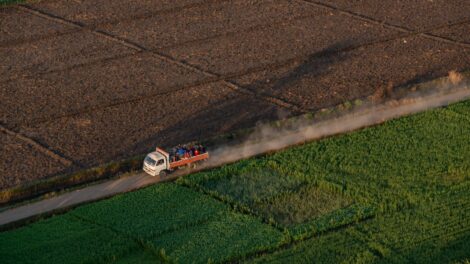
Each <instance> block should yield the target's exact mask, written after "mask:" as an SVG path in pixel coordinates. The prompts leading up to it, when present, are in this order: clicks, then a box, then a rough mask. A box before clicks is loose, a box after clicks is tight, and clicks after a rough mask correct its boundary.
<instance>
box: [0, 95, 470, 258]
mask: <svg viewBox="0 0 470 264" xmlns="http://www.w3.org/2000/svg"><path fill="white" fill-rule="evenodd" d="M0 257H1V260H2V263H28V262H31V263H32V262H35V263H37V262H39V263H41V262H48V263H51V262H57V263H63V262H93V263H109V262H113V263H137V262H138V263H151V262H155V261H156V262H165V261H169V262H178V263H188V262H190V263H191V262H195V263H206V262H216V263H217V262H256V263H259V262H263V263H264V262H278V263H312V262H318V263H370V262H376V263H409V262H411V263H468V261H469V259H470V101H466V102H462V103H458V104H454V105H452V106H448V107H444V108H440V109H435V110H431V111H427V112H425V113H420V114H416V115H413V116H409V117H404V118H400V119H397V120H393V121H389V122H386V123H384V124H382V125H379V126H375V127H371V128H366V129H363V130H360V131H356V132H353V133H349V134H345V135H340V136H335V137H331V138H327V139H323V140H320V141H316V142H311V143H308V144H305V145H302V146H298V147H294V148H290V149H287V150H284V151H280V152H277V153H274V154H270V155H266V156H262V157H257V158H253V159H249V160H243V161H240V162H237V163H234V164H229V165H226V166H223V167H221V168H217V169H213V170H209V171H204V172H200V173H196V174H193V175H189V176H186V177H184V178H180V179H178V180H177V181H176V182H174V183H164V184H158V185H155V186H151V187H148V188H145V189H142V190H139V191H135V192H132V193H128V194H123V195H118V196H115V197H113V198H110V199H107V200H103V201H99V202H95V203H91V204H88V205H83V206H80V207H78V208H76V209H74V210H72V211H69V212H68V213H65V214H62V215H57V216H54V217H51V218H48V219H45V220H42V221H39V222H36V223H33V224H30V225H28V226H25V227H21V228H18V229H14V230H10V231H6V232H3V233H0Z"/></svg>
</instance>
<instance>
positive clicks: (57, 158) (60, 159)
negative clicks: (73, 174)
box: [0, 124, 81, 167]
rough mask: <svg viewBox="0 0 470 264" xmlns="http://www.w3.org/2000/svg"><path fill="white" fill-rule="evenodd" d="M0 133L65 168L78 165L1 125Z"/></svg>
mask: <svg viewBox="0 0 470 264" xmlns="http://www.w3.org/2000/svg"><path fill="white" fill-rule="evenodd" d="M0 131H1V132H3V133H5V134H7V135H10V136H12V137H14V138H17V139H20V140H22V141H24V142H26V143H27V144H29V145H31V146H32V147H34V148H35V149H36V150H38V151H39V152H41V153H43V154H45V155H46V156H48V157H50V158H52V159H53V160H55V161H58V162H60V163H61V164H62V165H65V166H71V165H78V164H76V163H75V162H73V161H72V160H71V159H68V158H66V157H64V156H63V155H61V154H59V153H57V151H55V150H52V149H50V148H49V147H47V146H44V145H42V144H40V143H39V142H37V141H35V140H33V139H31V138H29V137H27V136H24V135H22V134H21V133H18V132H15V131H13V130H10V129H8V128H6V127H4V126H3V125H1V124H0ZM78 166H79V167H81V166H80V165H78Z"/></svg>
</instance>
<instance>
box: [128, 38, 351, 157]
mask: <svg viewBox="0 0 470 264" xmlns="http://www.w3.org/2000/svg"><path fill="white" fill-rule="evenodd" d="M349 46H350V42H340V43H335V44H333V45H330V46H328V47H327V48H325V49H323V50H321V51H320V52H316V53H313V54H311V55H309V56H308V57H307V59H305V60H304V61H303V62H302V63H301V64H300V65H298V66H297V67H295V68H294V69H292V70H291V71H290V72H289V73H287V74H286V75H284V76H282V77H280V78H279V79H277V80H275V81H274V82H270V83H269V84H268V83H266V82H265V81H264V80H263V81H259V82H255V83H253V84H251V85H248V86H246V87H245V88H248V89H252V90H253V89H259V88H261V87H260V86H269V87H266V88H268V89H269V90H271V91H272V90H274V91H278V92H280V93H282V90H283V88H285V87H287V86H289V85H292V84H295V83H296V82H297V81H299V80H301V79H302V78H305V77H307V76H308V77H318V76H321V75H324V74H327V73H328V72H329V68H330V67H331V65H333V64H336V63H338V62H341V61H343V60H345V59H347V57H346V53H345V52H339V51H340V50H342V49H345V48H347V47H349ZM220 85H224V84H223V83H220ZM292 114H293V113H290V112H288V111H287V110H285V109H281V108H279V107H277V106H274V105H271V104H268V103H264V102H261V101H260V100H258V99H253V98H250V97H247V96H243V95H236V96H234V97H233V98H227V99H224V100H219V101H217V102H215V103H214V104H211V107H210V108H207V109H204V110H202V111H198V112H195V113H193V114H192V115H190V116H187V117H185V118H184V119H183V120H181V121H179V122H177V123H175V124H173V125H170V126H167V127H165V128H164V129H163V130H161V131H160V132H158V133H157V134H155V135H154V136H151V137H148V138H145V139H143V140H141V141H139V142H136V143H135V144H134V145H133V146H130V147H128V148H127V149H126V150H124V151H123V153H143V152H147V151H150V150H152V149H153V148H154V147H155V145H159V146H163V147H172V146H175V145H177V144H180V143H185V142H189V141H195V140H203V139H208V138H210V137H213V136H216V135H220V134H223V133H229V132H233V131H235V130H238V129H243V128H249V127H253V126H255V125H256V124H257V123H259V122H260V120H262V121H263V122H269V121H273V120H277V119H280V118H286V117H288V116H291V115H292ZM161 119H162V120H164V118H161ZM146 126H148V124H143V125H142V127H137V128H134V129H133V130H132V131H131V132H130V133H138V132H139V130H144V129H145V127H146Z"/></svg>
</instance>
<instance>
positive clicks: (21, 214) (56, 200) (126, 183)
mask: <svg viewBox="0 0 470 264" xmlns="http://www.w3.org/2000/svg"><path fill="white" fill-rule="evenodd" d="M468 98H470V84H462V85H461V86H459V88H458V89H452V90H449V91H446V92H442V91H440V92H437V93H434V94H429V95H427V96H425V97H418V98H414V99H412V98H408V99H403V100H401V101H399V102H397V101H395V102H393V103H388V104H385V105H378V106H376V107H373V108H367V109H362V110H359V111H357V112H353V113H350V114H346V115H344V116H341V117H338V118H335V119H332V120H331V121H325V122H320V123H318V124H313V125H309V126H300V127H299V131H294V132H286V133H279V135H278V138H270V139H269V140H266V141H265V142H264V141H263V142H253V143H250V142H245V143H243V144H241V145H240V146H233V147H232V149H230V150H227V149H226V148H220V149H215V150H214V154H215V155H214V156H215V157H217V156H220V157H222V158H218V159H211V160H210V161H209V162H207V163H206V166H211V167H216V166H220V165H222V164H225V163H229V162H234V161H236V160H239V159H243V158H248V157H251V156H254V155H259V154H261V153H264V152H268V151H273V150H278V149H282V148H285V147H287V146H289V145H295V144H299V143H301V142H305V141H308V140H314V139H317V138H321V137H325V136H329V135H333V134H340V133H344V132H347V131H352V130H355V129H359V128H362V127H365V126H370V125H373V124H378V123H382V122H384V121H386V120H390V119H394V118H397V117H400V116H403V115H408V114H412V113H416V112H420V111H424V110H426V109H429V108H435V107H439V106H444V105H448V104H450V103H453V102H458V101H461V100H465V99H468ZM233 153H235V154H236V155H233ZM188 173H190V172H189V171H187V170H186V171H185V170H180V171H176V172H175V173H173V174H170V176H169V177H166V178H165V179H163V180H169V179H175V178H177V177H180V176H183V175H185V174H188ZM161 181H162V179H161V178H160V177H150V176H148V175H146V174H145V173H137V174H135V175H131V176H129V177H124V178H120V179H116V180H111V181H108V182H104V183H101V184H97V185H93V186H89V187H85V188H83V189H80V190H76V191H72V192H69V193H65V194H62V195H59V196H57V197H53V198H50V199H46V200H42V201H39V202H34V203H31V204H28V205H24V206H20V207H17V208H13V209H9V210H6V211H4V212H1V213H0V226H1V225H5V224H9V223H13V222H16V221H20V220H23V219H27V218H30V217H33V216H35V215H40V214H44V213H48V212H52V211H54V210H60V209H64V208H69V207H72V206H75V205H79V204H82V203H85V202H89V201H94V200H98V199H103V198H106V197H110V196H113V195H115V194H118V193H123V192H128V191H132V190H135V189H139V188H142V187H145V186H148V185H150V184H154V183H158V182H161Z"/></svg>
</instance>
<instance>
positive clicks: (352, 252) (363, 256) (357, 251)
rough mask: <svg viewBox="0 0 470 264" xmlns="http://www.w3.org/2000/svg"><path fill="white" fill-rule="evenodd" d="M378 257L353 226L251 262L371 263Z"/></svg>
mask: <svg viewBox="0 0 470 264" xmlns="http://www.w3.org/2000/svg"><path fill="white" fill-rule="evenodd" d="M377 260H378V257H377V256H376V255H375V254H374V253H373V252H372V251H371V250H370V248H369V247H368V245H367V244H366V243H364V242H362V241H361V239H358V238H357V235H356V232H354V229H353V228H348V229H343V230H340V231H338V232H334V233H328V234H326V235H322V236H320V237H314V238H310V239H308V240H306V241H304V242H303V243H300V244H296V245H294V246H293V247H291V248H288V249H285V250H280V251H277V252H276V253H274V254H271V255H265V256H260V257H259V258H257V259H254V260H253V261H252V262H253V263H372V262H374V261H377Z"/></svg>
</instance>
